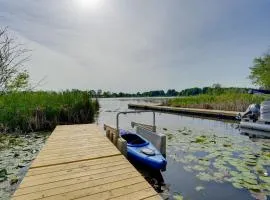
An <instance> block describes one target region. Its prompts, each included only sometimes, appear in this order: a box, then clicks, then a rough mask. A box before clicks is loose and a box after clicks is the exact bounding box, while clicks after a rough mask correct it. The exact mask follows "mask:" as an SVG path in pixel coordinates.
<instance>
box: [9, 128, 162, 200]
mask: <svg viewBox="0 0 270 200" xmlns="http://www.w3.org/2000/svg"><path fill="white" fill-rule="evenodd" d="M12 199H13V200H34V199H48V200H49V199H50V200H66V199H80V200H83V199H89V200H95V199H98V200H101V199H113V200H116V199H120V200H121V199H123V200H124V199H128V200H132V199H146V200H155V199H161V197H160V196H159V195H158V194H157V193H156V191H155V190H154V189H153V188H152V187H151V185H150V184H149V183H148V182H147V181H146V180H145V179H144V178H143V177H142V175H141V174H140V173H139V172H138V171H137V170H136V169H135V168H134V167H133V165H132V164H130V163H129V161H128V160H127V159H126V158H125V157H124V156H123V155H122V154H121V153H120V151H119V150H118V149H117V148H116V147H115V146H114V145H113V144H112V143H111V142H110V141H109V140H108V139H107V138H106V137H105V135H104V134H102V133H101V131H100V130H99V128H98V127H97V125H94V124H87V125H69V126H57V128H56V129H55V130H54V132H53V133H52V135H51V136H50V137H49V139H48V140H47V142H46V144H45V145H44V147H43V148H42V150H41V152H40V153H39V155H38V156H37V158H36V159H35V160H34V161H33V163H32V165H31V167H30V169H29V171H28V172H27V174H26V176H25V178H24V179H23V181H22V183H21V184H20V186H19V188H18V189H17V190H16V192H15V193H14V195H13V197H12Z"/></svg>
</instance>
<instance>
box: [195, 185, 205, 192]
mask: <svg viewBox="0 0 270 200" xmlns="http://www.w3.org/2000/svg"><path fill="white" fill-rule="evenodd" d="M195 190H196V191H197V192H199V191H201V190H204V187H203V186H197V187H196V188H195Z"/></svg>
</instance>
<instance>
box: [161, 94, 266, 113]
mask: <svg viewBox="0 0 270 200" xmlns="http://www.w3.org/2000/svg"><path fill="white" fill-rule="evenodd" d="M267 98H270V97H269V96H263V95H262V96H257V95H252V94H247V93H235V92H228V93H223V94H218V95H214V94H201V95H196V96H187V97H177V98H173V99H169V100H168V101H167V102H166V103H165V104H164V105H166V106H173V107H183V108H201V109H213V110H226V111H238V112H243V111H245V110H246V109H247V107H248V106H249V105H250V104H252V103H261V102H262V101H264V100H265V99H267Z"/></svg>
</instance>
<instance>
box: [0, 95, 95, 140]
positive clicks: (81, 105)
mask: <svg viewBox="0 0 270 200" xmlns="http://www.w3.org/2000/svg"><path fill="white" fill-rule="evenodd" d="M98 109H99V104H98V101H97V100H92V99H91V96H90V94H89V93H88V92H84V91H77V90H74V91H64V92H14V93H7V94H2V95H0V131H1V132H34V131H51V130H53V129H54V128H55V126H56V125H58V124H79V123H91V122H93V121H94V117H95V114H96V113H97V111H98ZM14 142H16V141H14Z"/></svg>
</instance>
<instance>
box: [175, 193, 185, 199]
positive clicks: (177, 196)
mask: <svg viewBox="0 0 270 200" xmlns="http://www.w3.org/2000/svg"><path fill="white" fill-rule="evenodd" d="M173 199H175V200H183V199H184V198H183V196H182V195H181V194H177V195H174V196H173Z"/></svg>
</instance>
